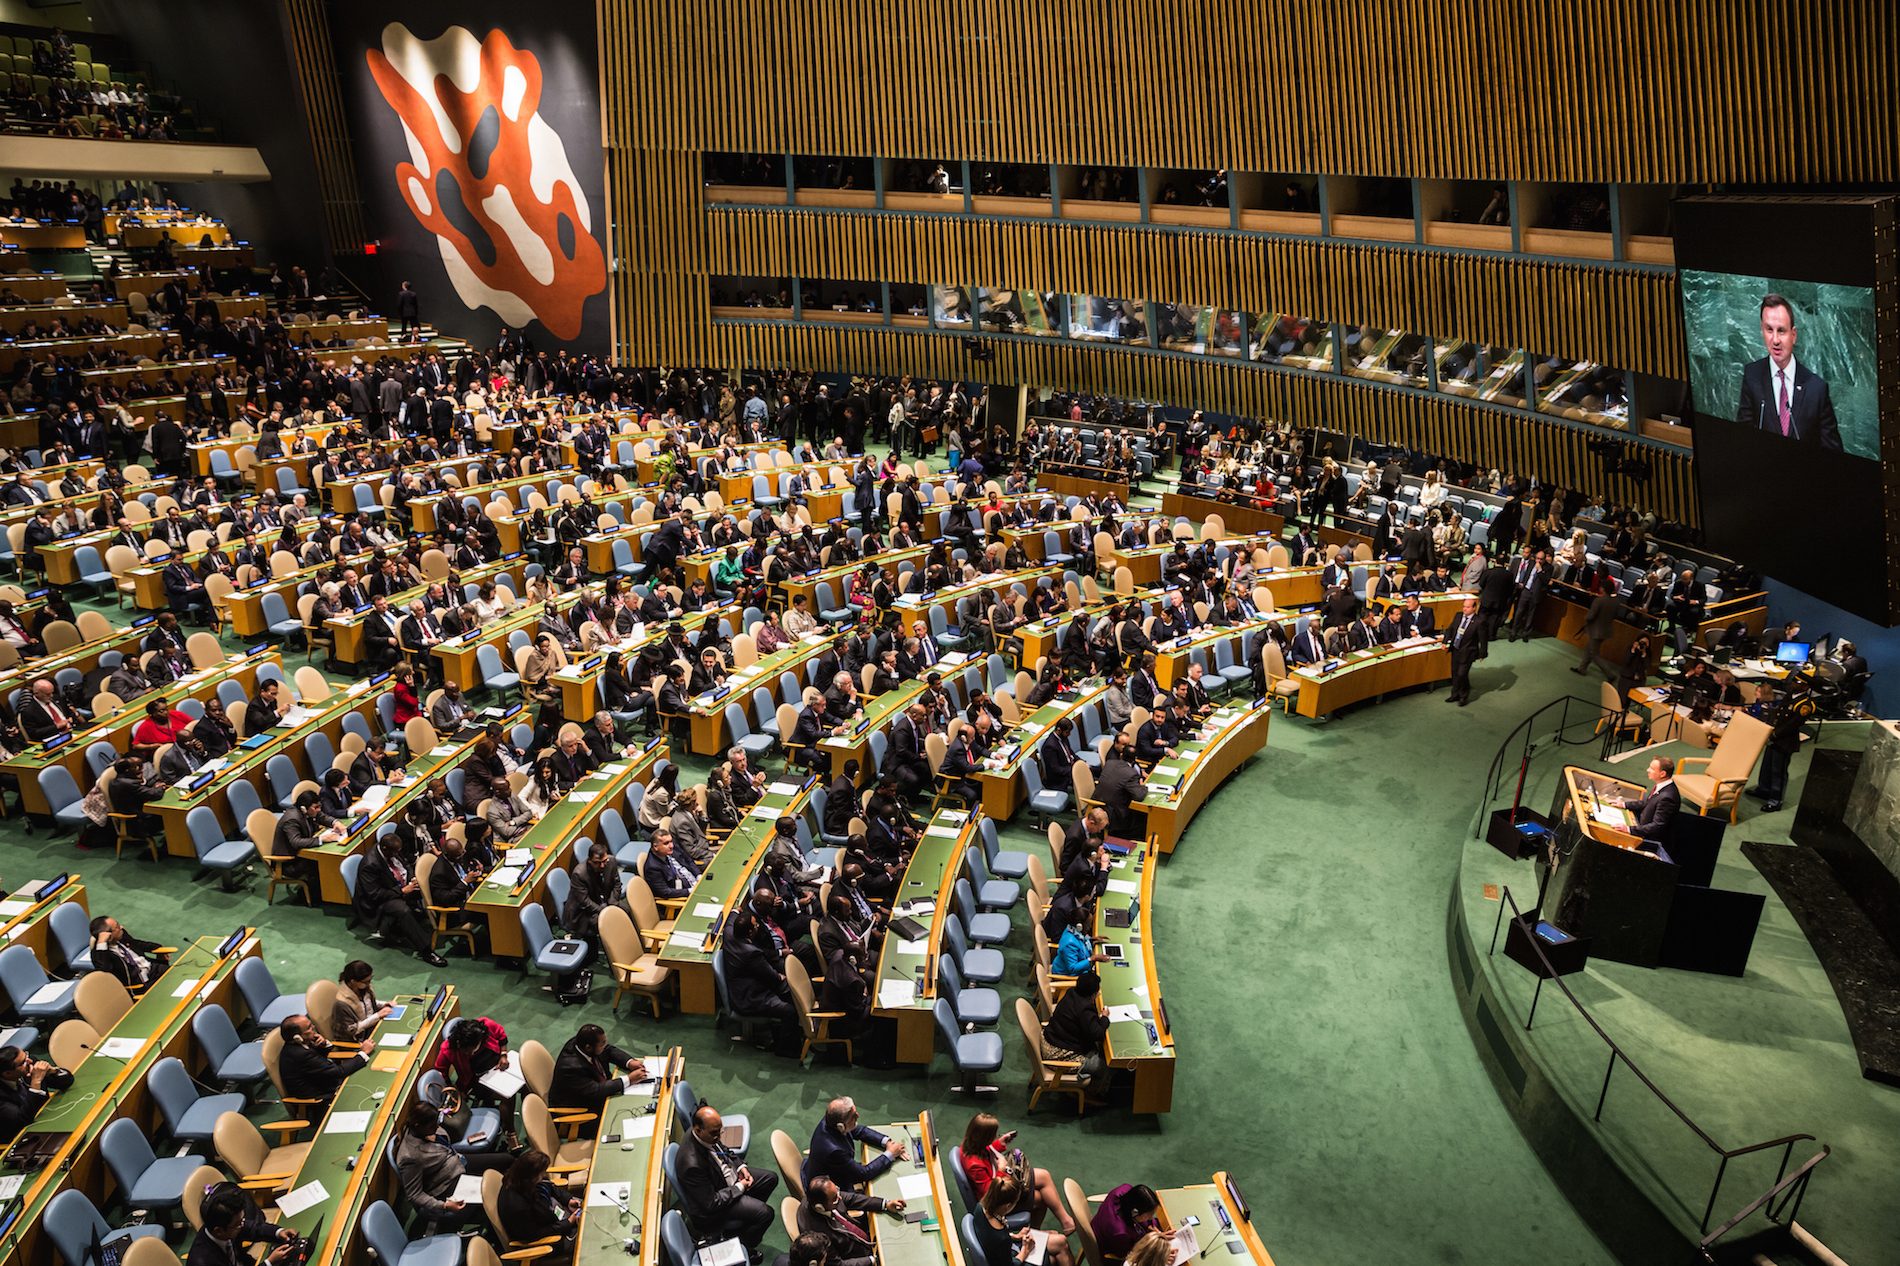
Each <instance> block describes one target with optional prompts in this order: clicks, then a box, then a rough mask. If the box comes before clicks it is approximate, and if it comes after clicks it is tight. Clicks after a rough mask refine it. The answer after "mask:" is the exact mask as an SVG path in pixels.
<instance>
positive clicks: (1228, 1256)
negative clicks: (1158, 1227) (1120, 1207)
mask: <svg viewBox="0 0 1900 1266" xmlns="http://www.w3.org/2000/svg"><path fill="white" fill-rule="evenodd" d="M1225 1177H1226V1175H1225V1174H1221V1173H1216V1174H1215V1175H1214V1179H1215V1181H1214V1182H1211V1183H1197V1184H1195V1185H1194V1186H1192V1187H1163V1188H1161V1189H1160V1190H1158V1191H1156V1192H1155V1195H1156V1196H1158V1197H1160V1199H1161V1209H1162V1212H1163V1213H1164V1214H1166V1215H1167V1216H1166V1218H1165V1221H1166V1223H1167V1225H1168V1226H1171V1227H1179V1226H1181V1225H1182V1224H1183V1223H1184V1222H1186V1221H1187V1219H1189V1218H1199V1219H1200V1222H1199V1224H1198V1225H1197V1226H1195V1228H1194V1239H1195V1242H1196V1243H1198V1244H1199V1245H1200V1246H1201V1249H1202V1251H1203V1252H1205V1253H1206V1254H1207V1257H1206V1260H1208V1261H1219V1262H1229V1261H1232V1260H1233V1259H1234V1257H1237V1256H1240V1257H1251V1258H1252V1259H1253V1261H1254V1263H1255V1266H1273V1258H1272V1257H1270V1256H1268V1255H1267V1250H1266V1247H1265V1246H1264V1245H1263V1244H1261V1242H1260V1237H1259V1235H1258V1234H1257V1233H1256V1232H1255V1230H1254V1229H1253V1226H1252V1225H1251V1224H1250V1223H1246V1222H1242V1221H1240V1219H1239V1210H1237V1209H1235V1208H1234V1207H1233V1206H1232V1205H1231V1204H1229V1203H1228V1201H1227V1200H1226V1198H1225V1197H1224V1196H1223V1195H1222V1194H1221V1189H1220V1180H1221V1179H1222V1178H1225ZM1223 1211H1224V1212H1225V1213H1226V1215H1227V1216H1226V1217H1225V1218H1223V1217H1222V1216H1221V1213H1222V1212H1223ZM1255 1212H1258V1210H1257V1209H1256V1210H1255ZM1216 1242H1218V1243H1220V1244H1222V1245H1234V1244H1238V1245H1240V1251H1239V1252H1236V1251H1235V1250H1234V1249H1232V1248H1231V1247H1229V1248H1227V1249H1226V1250H1225V1251H1222V1252H1219V1253H1214V1252H1209V1251H1208V1250H1210V1249H1212V1247H1213V1245H1214V1244H1215V1243H1216Z"/></svg>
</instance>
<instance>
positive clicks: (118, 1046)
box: [92, 1037, 145, 1059]
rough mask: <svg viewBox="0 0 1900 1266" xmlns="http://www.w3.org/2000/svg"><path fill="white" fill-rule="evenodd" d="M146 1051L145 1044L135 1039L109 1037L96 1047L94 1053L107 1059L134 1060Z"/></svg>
mask: <svg viewBox="0 0 1900 1266" xmlns="http://www.w3.org/2000/svg"><path fill="white" fill-rule="evenodd" d="M144 1049H145V1043H143V1042H141V1041H139V1040H138V1039H137V1038H135V1037H109V1038H107V1039H106V1040H105V1041H103V1042H101V1043H99V1045H98V1046H96V1047H94V1048H93V1052H92V1053H93V1054H95V1055H104V1056H105V1057H106V1058H107V1059H133V1058H135V1057H136V1056H137V1055H138V1053H139V1052H140V1051H142V1050H144Z"/></svg>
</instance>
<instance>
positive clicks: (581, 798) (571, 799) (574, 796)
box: [567, 791, 600, 804]
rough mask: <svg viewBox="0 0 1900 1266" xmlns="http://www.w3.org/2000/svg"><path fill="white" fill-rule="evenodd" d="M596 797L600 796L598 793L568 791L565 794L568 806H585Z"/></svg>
mask: <svg viewBox="0 0 1900 1266" xmlns="http://www.w3.org/2000/svg"><path fill="white" fill-rule="evenodd" d="M598 795H600V793H599V792H598V791H570V792H568V793H567V802H568V803H569V804H586V803H587V802H588V801H590V800H592V799H594V798H595V797H596V796H598Z"/></svg>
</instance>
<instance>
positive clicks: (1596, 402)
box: [1534, 356, 1630, 429]
mask: <svg viewBox="0 0 1900 1266" xmlns="http://www.w3.org/2000/svg"><path fill="white" fill-rule="evenodd" d="M1534 372H1535V375H1536V382H1537V411H1538V412H1539V413H1549V414H1553V415H1555V416H1557V417H1564V418H1569V419H1570V420H1571V421H1573V422H1592V423H1595V424H1596V425H1598V426H1611V427H1616V428H1618V429H1622V428H1625V427H1627V426H1628V425H1629V417H1630V402H1629V375H1627V374H1626V373H1624V372H1623V371H1622V370H1620V369H1612V368H1611V367H1609V366H1608V365H1599V364H1597V363H1596V362H1594V361H1587V360H1577V361H1573V360H1569V359H1567V358H1565V357H1562V356H1551V357H1547V358H1546V359H1544V360H1542V361H1539V362H1538V364H1537V368H1536V370H1535V371H1534Z"/></svg>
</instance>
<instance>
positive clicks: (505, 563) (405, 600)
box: [324, 554, 528, 629]
mask: <svg viewBox="0 0 1900 1266" xmlns="http://www.w3.org/2000/svg"><path fill="white" fill-rule="evenodd" d="M527 565H528V562H527V558H526V556H524V555H522V554H510V555H506V556H504V557H502V558H498V559H496V560H495V561H494V562H492V563H483V564H482V565H481V566H480V567H471V568H469V569H468V570H467V571H465V572H460V573H457V574H456V583H457V584H461V585H467V584H477V585H479V584H480V583H481V582H482V581H484V580H493V579H494V578H495V577H497V576H501V575H505V574H507V573H509V572H513V571H516V570H517V569H526V567H527ZM428 592H429V585H428V582H426V581H425V582H424V583H422V584H420V585H413V586H411V587H410V588H408V589H405V590H403V591H402V592H401V593H394V594H391V595H389V609H390V611H391V612H394V613H400V611H401V609H402V608H404V607H407V606H408V605H409V604H410V603H411V602H413V601H414V600H415V599H417V598H421V597H423V596H425V595H427V594H428ZM368 614H369V612H367V611H365V612H364V613H363V615H368ZM363 615H358V614H356V612H354V611H350V612H346V613H345V614H343V615H336V616H331V617H330V618H329V619H327V620H325V621H324V624H325V625H326V626H328V627H330V628H340V629H349V628H355V627H356V626H357V625H358V624H361V623H362V622H363Z"/></svg>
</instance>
